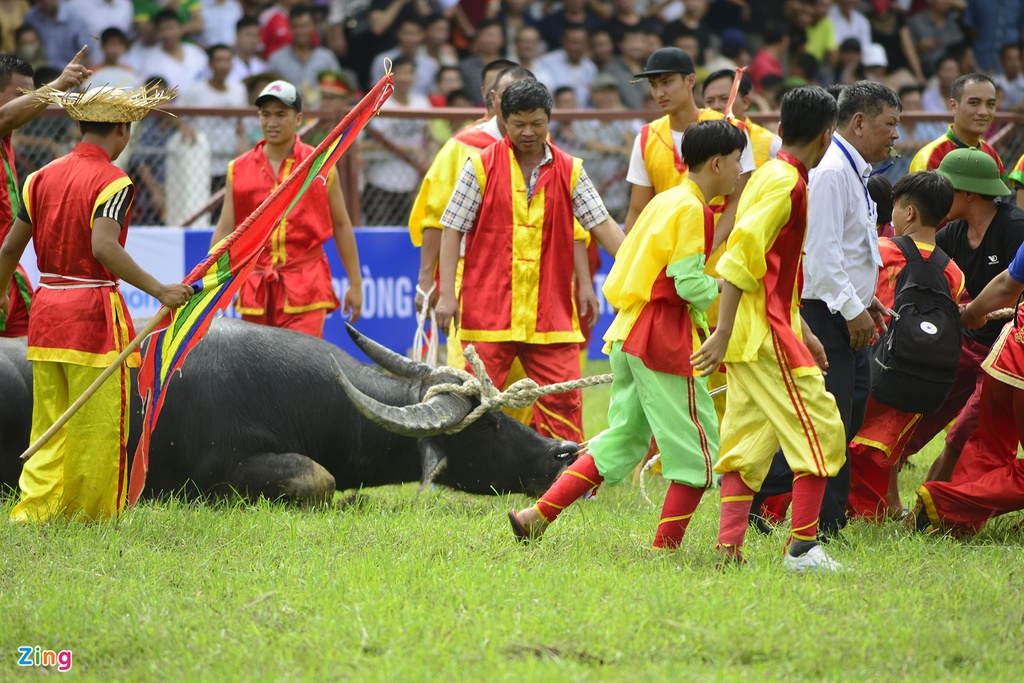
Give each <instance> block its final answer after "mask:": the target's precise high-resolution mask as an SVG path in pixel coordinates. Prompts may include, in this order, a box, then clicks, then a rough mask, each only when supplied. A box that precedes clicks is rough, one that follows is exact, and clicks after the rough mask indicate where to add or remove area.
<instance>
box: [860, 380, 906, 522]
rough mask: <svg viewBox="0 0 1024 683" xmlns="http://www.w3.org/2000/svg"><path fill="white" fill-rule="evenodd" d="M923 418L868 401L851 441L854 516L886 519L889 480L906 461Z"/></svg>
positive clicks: (870, 399)
mask: <svg viewBox="0 0 1024 683" xmlns="http://www.w3.org/2000/svg"><path fill="white" fill-rule="evenodd" d="M921 419H922V418H921V416H920V415H918V414H917V413H908V412H905V411H902V410H897V409H895V408H890V407H889V406H884V405H882V404H881V403H878V402H876V401H875V399H873V398H870V397H869V398H868V407H867V413H866V415H865V416H864V424H863V425H862V426H861V428H860V431H859V432H857V436H855V437H854V439H853V440H852V441H851V442H850V446H849V453H850V497H849V498H848V499H847V501H846V514H847V515H849V516H850V517H863V518H865V519H882V518H884V517H885V512H886V510H887V509H888V506H887V505H886V497H887V496H888V493H889V478H890V476H891V474H892V470H893V468H896V469H897V471H898V470H899V469H900V468H901V467H902V464H903V462H905V460H904V458H903V457H902V456H903V451H904V449H905V448H906V445H907V443H908V442H909V441H910V440H911V439H912V438H913V436H914V434H915V432H916V431H917V427H918V424H920V421H921Z"/></svg>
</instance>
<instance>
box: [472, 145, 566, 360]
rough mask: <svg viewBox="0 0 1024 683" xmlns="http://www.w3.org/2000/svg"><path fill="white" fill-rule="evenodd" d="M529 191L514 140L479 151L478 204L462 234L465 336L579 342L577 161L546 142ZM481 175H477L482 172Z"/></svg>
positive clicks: (497, 339)
mask: <svg viewBox="0 0 1024 683" xmlns="http://www.w3.org/2000/svg"><path fill="white" fill-rule="evenodd" d="M551 153H552V155H553V157H554V159H553V161H552V162H551V163H549V164H545V165H544V166H542V167H541V170H540V175H539V177H538V179H537V184H536V186H535V188H534V194H533V197H532V198H531V200H530V201H527V199H526V186H527V180H528V179H525V178H523V177H522V173H521V171H520V169H519V166H518V164H517V163H516V162H515V158H514V151H513V147H512V143H511V141H510V140H509V139H508V138H507V137H506V138H505V139H504V140H500V141H498V142H495V143H494V144H492V145H491V146H490V147H488V148H487V149H485V150H484V151H483V152H481V153H480V157H479V159H478V161H477V162H475V163H476V168H477V178H478V180H480V184H481V187H482V188H483V197H482V203H481V205H480V210H479V212H478V214H477V219H476V223H475V225H474V227H473V230H472V231H470V232H469V234H468V236H467V238H466V260H465V272H464V274H463V279H462V295H461V298H462V310H461V313H462V322H461V325H462V332H461V338H462V339H464V340H466V341H474V340H479V341H523V342H528V343H565V342H580V341H583V335H582V334H581V333H580V331H579V321H578V319H577V317H576V305H575V302H574V301H573V240H574V233H573V204H572V192H573V180H574V176H576V173H575V172H574V167H575V166H576V165H577V164H576V160H574V159H573V157H571V156H570V155H568V154H565V153H564V152H562V151H560V150H559V149H558V148H556V147H555V146H554V145H551ZM481 176H482V177H481Z"/></svg>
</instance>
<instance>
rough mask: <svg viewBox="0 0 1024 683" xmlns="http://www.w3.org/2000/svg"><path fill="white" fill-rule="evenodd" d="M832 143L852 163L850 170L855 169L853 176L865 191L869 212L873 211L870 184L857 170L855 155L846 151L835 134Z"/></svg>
mask: <svg viewBox="0 0 1024 683" xmlns="http://www.w3.org/2000/svg"><path fill="white" fill-rule="evenodd" d="M832 143H833V144H835V145H838V147H839V149H840V150H841V151H842V152H843V156H845V157H846V160H847V161H849V162H850V168H852V169H853V174H854V175H855V176H857V180H858V181H859V182H860V185H861V187H862V188H863V189H864V201H865V202H866V203H867V205H868V212H870V211H871V195H869V194H868V184H867V182H866V181H865V180H864V176H862V175H861V174H860V171H859V170H858V169H857V164H856V163H855V162H854V160H853V155H851V154H850V150H848V149H846V147H845V146H844V145H843V143H841V142H839V138H837V137H836V135H835V133H833V134H832Z"/></svg>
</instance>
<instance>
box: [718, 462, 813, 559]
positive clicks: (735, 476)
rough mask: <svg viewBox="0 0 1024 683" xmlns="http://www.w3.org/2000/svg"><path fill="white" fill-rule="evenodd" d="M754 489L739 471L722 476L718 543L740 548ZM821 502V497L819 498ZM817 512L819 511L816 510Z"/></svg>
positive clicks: (745, 530)
mask: <svg viewBox="0 0 1024 683" xmlns="http://www.w3.org/2000/svg"><path fill="white" fill-rule="evenodd" d="M753 499H754V490H753V489H751V488H750V487H749V486H747V485H746V484H744V483H743V478H742V477H741V476H740V475H739V472H729V473H728V474H726V475H725V476H724V477H722V521H721V523H720V524H719V527H718V545H719V547H721V546H727V547H729V546H731V547H736V548H739V546H741V545H743V537H744V536H745V535H746V533H747V523H748V517H749V516H750V504H751V501H753ZM819 503H820V499H819ZM815 514H817V511H815Z"/></svg>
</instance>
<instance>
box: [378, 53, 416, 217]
mask: <svg viewBox="0 0 1024 683" xmlns="http://www.w3.org/2000/svg"><path fill="white" fill-rule="evenodd" d="M393 76H394V79H395V91H394V93H392V95H391V97H390V98H389V99H388V101H387V102H385V103H384V106H383V107H382V109H383V110H385V111H387V110H390V109H408V108H413V109H429V108H430V101H429V100H427V98H425V97H423V96H422V95H417V94H415V93H413V92H412V87H413V84H414V83H415V82H416V63H415V62H413V61H412V60H411V59H409V58H408V57H398V58H397V59H395V64H394V71H393ZM369 127H370V128H372V129H374V130H376V131H379V132H380V133H382V134H383V135H384V137H385V139H386V140H387V142H388V143H389V144H390V146H391V147H392V148H393V149H387V148H383V147H381V146H380V145H379V144H378V143H377V142H375V141H374V140H373V138H372V137H367V138H366V139H365V140H364V142H363V143H362V145H363V147H362V148H363V154H364V158H365V159H366V189H365V191H364V192H363V197H364V200H363V207H364V215H365V216H366V224H367V225H402V224H403V222H404V221H406V220H408V218H409V213H410V211H412V203H413V200H414V199H415V197H416V189H417V188H418V187H419V185H420V182H421V181H422V180H423V173H424V172H425V171H426V169H427V166H428V157H427V155H428V154H429V152H428V150H427V149H426V146H427V122H426V121H423V120H421V119H419V120H418V119H392V118H385V117H381V116H377V117H374V119H373V120H372V121H370V124H369ZM394 150H397V151H399V152H401V155H398V154H395V153H394ZM403 157H404V158H403Z"/></svg>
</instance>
